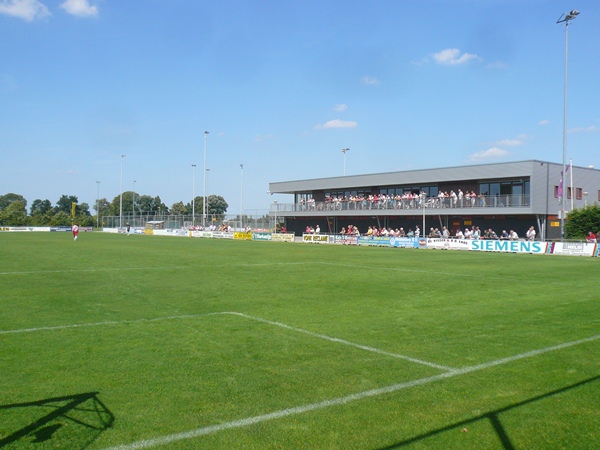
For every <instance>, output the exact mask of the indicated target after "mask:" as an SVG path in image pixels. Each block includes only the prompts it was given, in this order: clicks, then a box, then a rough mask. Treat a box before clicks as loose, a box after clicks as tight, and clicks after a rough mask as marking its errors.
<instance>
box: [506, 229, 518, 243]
mask: <svg viewBox="0 0 600 450" xmlns="http://www.w3.org/2000/svg"><path fill="white" fill-rule="evenodd" d="M508 238H509V239H510V240H511V241H517V240H519V235H518V234H517V232H516V231H515V230H510V232H509V233H508Z"/></svg>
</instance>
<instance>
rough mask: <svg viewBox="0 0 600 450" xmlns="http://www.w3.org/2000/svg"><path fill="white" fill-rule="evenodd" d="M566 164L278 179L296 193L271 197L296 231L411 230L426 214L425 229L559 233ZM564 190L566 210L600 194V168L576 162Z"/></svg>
mask: <svg viewBox="0 0 600 450" xmlns="http://www.w3.org/2000/svg"><path fill="white" fill-rule="evenodd" d="M561 171H562V164H556V163H551V162H546V161H536V160H530V161H521V162H510V163H498V164H481V165H472V166H460V167H447V168H439V169H427V170H410V171H401V172H389V173H380V174H368V175H353V176H343V177H331V178H318V179H312V180H300V181H282V182H274V183H269V190H270V192H272V193H274V194H275V193H276V194H290V195H291V196H292V199H291V201H290V202H289V203H274V204H273V205H271V215H275V214H276V217H277V220H278V222H280V223H282V222H283V223H284V224H285V227H286V228H287V230H288V231H294V232H295V233H296V234H301V233H302V232H303V231H304V230H305V229H306V227H307V226H310V227H316V226H317V225H319V226H320V228H321V230H322V232H324V233H337V232H339V231H340V230H341V229H342V227H347V226H348V225H354V226H357V227H358V229H359V230H360V232H361V233H364V232H366V230H367V228H368V227H369V226H375V227H377V228H382V227H385V228H393V229H396V228H400V227H402V228H404V230H405V231H408V229H413V230H414V229H415V226H419V227H420V228H421V227H422V226H423V218H425V223H426V228H425V230H423V231H422V233H423V232H425V234H427V230H429V229H430V227H435V228H439V229H440V230H441V229H442V227H444V226H445V227H447V228H448V230H450V232H451V235H452V236H454V234H455V233H456V231H457V230H458V229H459V228H460V229H462V230H464V229H465V228H466V227H469V228H471V227H472V226H478V227H479V228H480V229H481V230H484V229H489V228H492V229H494V231H496V233H498V234H499V233H500V232H502V230H507V231H509V230H511V229H513V230H515V231H516V232H517V233H518V234H519V236H520V237H523V236H524V235H525V232H526V231H527V230H528V229H529V227H531V226H534V227H535V228H536V230H537V236H538V238H541V239H548V240H550V239H559V238H560V237H561V236H560V212H561V209H562V208H561V204H560V198H559V197H560V190H561V188H560V179H561ZM571 177H572V179H573V185H572V186H571ZM467 193H468V195H467ZM446 194H447V196H446ZM563 194H564V202H565V203H564V210H565V212H569V211H571V209H572V208H582V207H584V205H585V204H588V205H591V204H594V203H595V202H598V201H600V170H596V169H594V168H592V167H575V166H573V167H572V168H571V169H570V170H568V171H567V176H566V179H565V186H564V191H563Z"/></svg>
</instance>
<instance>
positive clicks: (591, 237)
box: [585, 231, 597, 244]
mask: <svg viewBox="0 0 600 450" xmlns="http://www.w3.org/2000/svg"><path fill="white" fill-rule="evenodd" d="M585 240H586V242H589V243H590V244H595V243H596V242H597V239H596V235H595V234H594V233H592V232H591V231H590V232H588V234H587V236H586V238H585Z"/></svg>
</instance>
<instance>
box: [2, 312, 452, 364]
mask: <svg viewBox="0 0 600 450" xmlns="http://www.w3.org/2000/svg"><path fill="white" fill-rule="evenodd" d="M225 314H228V315H233V316H238V317H243V318H245V319H249V320H254V321H256V322H263V323H266V324H269V325H273V326H277V327H281V328H285V329H287V330H291V331H295V332H298V333H304V334H308V335H309V336H313V337H317V338H320V339H325V340H327V341H330V342H335V343H338V344H344V345H349V346H351V347H356V348H359V349H361V350H366V351H368V352H373V353H378V354H380V355H385V356H391V357H392V358H399V359H405V360H407V361H411V362H414V363H417V364H423V365H425V366H429V367H433V368H436V369H440V370H455V369H454V368H452V367H448V366H442V365H439V364H435V363H431V362H428V361H422V360H420V359H416V358H411V357H410V356H405V355H400V354H397V353H391V352H386V351H385V350H380V349H378V348H374V347H368V346H366V345H361V344H355V343H354V342H350V341H346V340H344V339H338V338H334V337H331V336H327V335H325V334H319V333H314V332H312V331H308V330H303V329H302V328H296V327H292V326H290V325H286V324H284V323H280V322H272V321H270V320H267V319H261V318H260V317H254V316H249V315H247V314H243V313H239V312H229V311H224V312H214V313H207V314H188V315H181V316H167V317H157V318H154V319H137V320H124V321H121V322H119V321H106V322H95V323H77V324H72V325H57V326H53V327H38V328H21V329H17V330H5V331H0V335H2V334H15V333H33V332H36V331H55V330H66V329H69V328H83V327H97V326H102V325H120V324H126V323H128V324H129V323H144V322H158V321H161V320H174V319H189V318H194V317H207V316H215V315H225Z"/></svg>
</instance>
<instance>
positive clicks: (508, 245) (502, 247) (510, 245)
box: [471, 239, 548, 253]
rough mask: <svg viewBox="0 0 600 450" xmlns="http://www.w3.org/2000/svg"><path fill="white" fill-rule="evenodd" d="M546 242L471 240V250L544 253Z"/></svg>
mask: <svg viewBox="0 0 600 450" xmlns="http://www.w3.org/2000/svg"><path fill="white" fill-rule="evenodd" d="M547 246H548V244H547V243H546V242H535V241H485V240H480V239H477V240H474V241H471V250H479V251H483V252H509V253H546V247H547Z"/></svg>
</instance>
